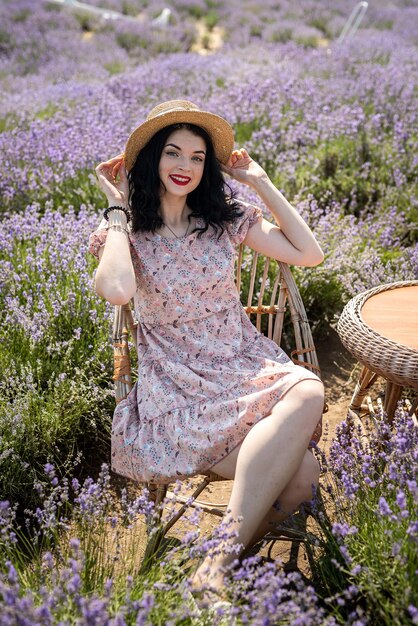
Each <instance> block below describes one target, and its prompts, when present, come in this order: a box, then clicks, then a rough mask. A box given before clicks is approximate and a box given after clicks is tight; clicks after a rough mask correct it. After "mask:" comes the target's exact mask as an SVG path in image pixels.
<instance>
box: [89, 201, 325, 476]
mask: <svg viewBox="0 0 418 626" xmlns="http://www.w3.org/2000/svg"><path fill="white" fill-rule="evenodd" d="M242 208H243V211H244V213H243V215H242V216H241V217H239V218H238V219H237V220H236V221H235V222H234V223H233V224H229V225H228V227H227V229H226V230H224V232H223V234H222V236H221V237H220V239H219V240H217V236H218V234H217V233H215V231H214V230H213V229H212V228H211V227H209V229H208V230H207V231H206V232H205V233H204V234H203V236H202V237H198V236H197V232H196V231H195V232H193V233H191V234H189V235H187V236H186V237H181V238H178V239H171V238H166V237H163V236H161V235H159V234H152V233H135V234H132V233H131V234H130V235H129V237H130V248H131V256H132V261H133V265H134V269H135V274H136V279H137V292H136V295H135V297H134V305H135V315H136V319H137V320H138V330H137V333H138V334H137V350H138V367H139V371H138V382H137V383H136V384H135V385H134V387H133V389H132V391H131V392H130V394H129V395H128V397H127V398H126V399H124V400H122V401H121V402H120V403H119V404H118V405H117V407H116V409H115V412H114V416H113V426H112V451H111V463H112V469H113V470H114V471H115V472H117V473H118V474H122V475H124V476H127V477H129V478H132V479H134V480H139V481H144V482H145V481H146V482H148V481H151V482H158V483H168V482H171V481H173V480H176V479H178V478H185V477H188V476H192V475H194V474H197V473H201V472H204V471H207V470H209V469H210V468H211V467H212V466H213V465H215V464H216V463H218V462H219V461H220V460H221V459H222V458H223V457H225V456H226V455H227V454H229V453H230V452H231V451H232V450H233V449H234V448H235V447H236V446H237V445H239V444H240V443H241V441H242V440H243V439H244V437H245V436H246V434H247V433H248V431H249V430H250V429H251V428H252V426H253V425H254V424H255V423H256V422H258V421H259V420H261V419H263V418H264V417H266V416H267V415H269V413H270V412H271V410H272V408H273V406H274V405H275V404H276V403H277V402H279V401H280V399H281V398H283V396H284V395H285V393H286V392H287V391H288V390H289V389H290V388H291V387H293V386H294V385H295V384H296V383H298V382H300V381H302V380H305V379H314V380H319V379H318V378H317V376H316V375H315V374H313V373H312V372H310V371H308V370H307V369H305V368H304V367H301V366H298V365H295V364H293V362H292V361H291V360H290V359H289V357H288V356H287V355H286V354H285V352H283V350H282V349H281V348H279V347H278V346H277V345H276V343H275V342H273V341H272V340H270V339H268V338H267V337H265V336H264V335H262V334H261V333H259V332H258V331H257V329H256V328H255V327H254V325H253V324H252V322H251V321H250V319H249V318H248V316H247V314H246V313H245V311H244V308H243V306H242V304H241V302H240V298H239V294H238V291H237V289H236V286H235V270H234V262H235V257H236V246H237V245H239V244H240V243H241V242H242V241H243V240H244V238H245V236H246V234H247V232H248V229H249V228H251V226H253V225H254V224H255V223H256V222H257V220H259V219H262V212H261V210H260V209H259V208H258V207H255V206H252V205H247V204H243V205H242ZM198 226H203V221H201V222H200V223H199V220H198ZM106 235H107V230H106V222H104V221H103V222H102V224H101V225H100V227H99V229H98V230H96V231H95V232H94V233H92V234H91V235H90V242H89V243H90V245H89V250H90V252H91V253H92V254H94V255H95V256H96V257H97V256H98V250H99V248H100V247H101V246H102V245H104V243H105V240H106Z"/></svg>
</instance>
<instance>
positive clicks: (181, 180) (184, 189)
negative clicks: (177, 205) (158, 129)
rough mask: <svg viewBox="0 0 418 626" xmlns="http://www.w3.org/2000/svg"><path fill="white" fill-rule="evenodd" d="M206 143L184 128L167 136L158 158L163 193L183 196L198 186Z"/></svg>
mask: <svg viewBox="0 0 418 626" xmlns="http://www.w3.org/2000/svg"><path fill="white" fill-rule="evenodd" d="M205 158H206V143H205V141H204V139H202V137H199V136H198V135H194V134H193V133H191V132H190V131H189V130H186V129H185V128H184V129H183V128H182V129H179V130H175V131H174V132H173V133H171V135H169V136H168V139H167V141H166V144H165V146H164V148H163V151H162V153H161V157H160V164H159V168H158V173H159V175H160V180H161V182H162V183H163V185H164V187H165V191H164V193H169V194H172V195H174V196H185V195H187V194H188V193H190V192H191V191H193V190H194V189H196V187H197V186H198V185H199V183H200V181H201V180H202V176H203V169H204V166H205Z"/></svg>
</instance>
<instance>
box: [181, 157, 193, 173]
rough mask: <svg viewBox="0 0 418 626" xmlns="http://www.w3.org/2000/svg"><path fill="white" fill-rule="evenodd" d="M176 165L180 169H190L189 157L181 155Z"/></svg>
mask: <svg viewBox="0 0 418 626" xmlns="http://www.w3.org/2000/svg"><path fill="white" fill-rule="evenodd" d="M178 165H179V167H180V169H182V170H187V171H188V170H190V167H191V162H190V159H189V158H188V157H186V156H182V157H181V159H180V161H179V164H178Z"/></svg>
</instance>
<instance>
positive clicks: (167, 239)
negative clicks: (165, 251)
mask: <svg viewBox="0 0 418 626" xmlns="http://www.w3.org/2000/svg"><path fill="white" fill-rule="evenodd" d="M195 221H196V223H195V228H196V227H197V226H201V221H202V220H201V218H200V217H197V218H196V220H195ZM197 232H198V231H196V230H195V231H192V232H191V233H188V234H187V235H182V236H181V237H166V236H165V235H160V233H155V234H154V237H159V238H160V239H165V240H166V241H185V240H186V239H189V237H192V236H193V235H196V234H197Z"/></svg>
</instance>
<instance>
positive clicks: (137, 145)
mask: <svg viewBox="0 0 418 626" xmlns="http://www.w3.org/2000/svg"><path fill="white" fill-rule="evenodd" d="M171 124H195V125H196V126H200V128H203V129H204V130H205V131H206V132H207V133H208V135H209V137H210V138H211V139H212V143H213V148H214V151H215V156H216V158H217V159H218V161H220V162H221V163H223V164H224V165H225V164H226V163H227V162H228V159H229V157H230V156H231V152H232V150H233V149H234V131H233V129H232V127H231V126H230V124H228V122H227V121H226V120H224V119H223V118H222V117H220V116H219V115H216V114H215V113H209V112H207V111H193V110H191V111H178V110H177V111H169V112H167V113H162V114H161V115H157V116H155V117H153V118H152V119H149V120H146V121H145V122H143V124H141V125H140V126H138V127H137V128H136V129H135V130H134V131H133V132H132V133H131V135H130V137H129V139H128V142H127V144H126V148H125V167H126V169H127V171H129V170H130V169H132V167H133V165H134V163H135V161H136V158H137V156H138V154H139V152H140V151H141V150H142V148H144V147H145V146H146V145H147V143H148V142H149V140H150V139H151V137H153V136H154V135H155V133H157V132H158V131H159V130H161V129H162V128H165V127H166V126H170V125H171Z"/></svg>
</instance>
